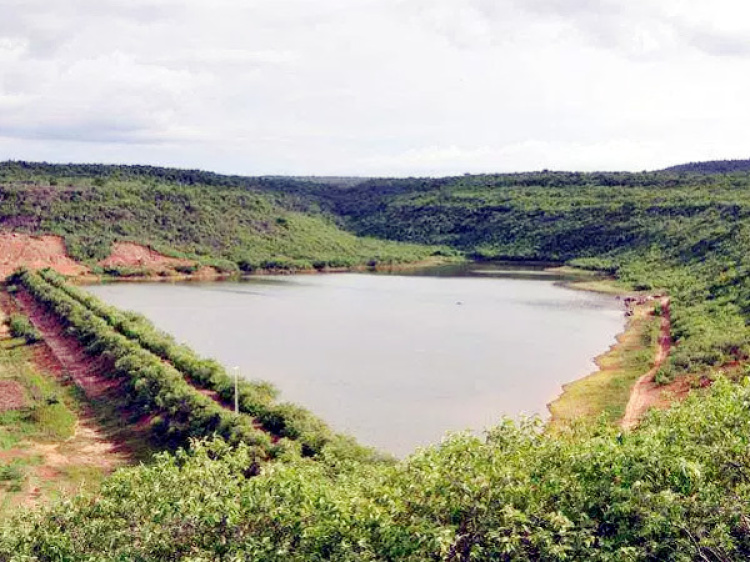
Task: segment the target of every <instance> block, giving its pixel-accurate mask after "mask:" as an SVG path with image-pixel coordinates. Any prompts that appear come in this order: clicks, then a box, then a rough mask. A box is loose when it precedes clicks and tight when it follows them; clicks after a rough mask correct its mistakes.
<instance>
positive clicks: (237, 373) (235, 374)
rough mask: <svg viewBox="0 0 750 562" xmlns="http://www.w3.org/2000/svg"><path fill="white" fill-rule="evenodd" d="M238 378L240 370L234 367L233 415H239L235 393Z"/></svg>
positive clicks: (238, 399) (237, 397)
mask: <svg viewBox="0 0 750 562" xmlns="http://www.w3.org/2000/svg"><path fill="white" fill-rule="evenodd" d="M239 377H240V368H239V367H235V368H234V413H235V414H239V413H240V397H239V393H238V392H237V380H238V379H239Z"/></svg>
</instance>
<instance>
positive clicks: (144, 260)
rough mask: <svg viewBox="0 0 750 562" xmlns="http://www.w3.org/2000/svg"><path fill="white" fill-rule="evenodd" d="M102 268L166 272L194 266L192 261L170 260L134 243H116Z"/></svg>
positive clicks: (101, 263)
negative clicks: (176, 268) (179, 267)
mask: <svg viewBox="0 0 750 562" xmlns="http://www.w3.org/2000/svg"><path fill="white" fill-rule="evenodd" d="M99 265H101V266H102V267H145V268H148V269H151V270H157V271H158V270H164V269H169V268H173V267H177V266H180V265H193V262H192V261H190V260H182V259H177V258H170V257H167V256H165V255H162V254H160V253H159V252H157V251H155V250H152V249H151V248H147V247H146V246H141V245H140V244H135V243H133V242H115V243H114V244H113V245H112V253H111V254H110V255H109V257H108V258H107V259H104V260H102V261H100V262H99Z"/></svg>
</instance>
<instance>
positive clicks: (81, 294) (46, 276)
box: [39, 270, 334, 455]
mask: <svg viewBox="0 0 750 562" xmlns="http://www.w3.org/2000/svg"><path fill="white" fill-rule="evenodd" d="M39 275H40V276H41V277H42V278H43V280H44V281H46V282H47V283H49V284H50V285H52V286H54V287H55V288H57V289H58V290H60V291H62V292H64V293H65V294H66V295H67V296H68V297H69V298H72V299H74V300H75V301H76V302H78V303H79V304H81V305H83V306H85V307H86V309H88V311H89V312H90V313H92V314H94V315H96V316H97V317H99V318H100V319H102V320H104V321H105V322H106V323H107V324H108V325H109V326H110V327H112V328H114V329H115V330H116V331H117V332H118V333H120V334H121V335H123V336H125V337H126V338H128V339H129V340H131V341H133V342H137V343H138V344H139V345H140V346H142V347H143V348H145V349H146V350H148V351H150V352H151V353H153V354H155V355H157V356H158V357H159V358H161V359H163V360H164V361H167V362H169V363H170V364H171V365H172V366H173V367H174V368H175V369H176V370H177V371H179V372H180V373H181V374H182V375H183V376H185V377H187V378H188V379H189V380H190V382H192V383H193V384H195V385H196V386H199V387H201V388H205V389H208V390H213V391H215V392H217V393H218V395H219V396H220V397H221V399H222V400H224V401H225V402H227V403H231V402H233V401H234V391H235V390H234V379H233V377H232V376H230V375H229V374H228V373H227V371H226V369H225V368H224V367H223V366H222V365H220V364H219V363H218V362H216V361H213V360H210V359H203V358H201V357H199V356H198V355H197V354H196V353H195V352H194V351H193V350H192V349H190V348H189V347H187V346H185V345H180V344H178V343H177V342H175V341H174V339H173V338H172V337H171V336H169V335H168V334H165V333H164V332H162V331H160V330H158V329H156V328H155V327H154V325H153V324H152V323H151V322H150V321H149V320H148V319H147V318H145V317H144V316H142V315H140V314H136V313H133V312H123V311H120V310H119V309H117V308H115V307H113V306H109V305H107V304H105V303H103V302H102V301H100V300H99V299H98V298H96V297H95V296H93V295H91V294H89V293H86V292H85V291H82V290H81V289H79V288H77V287H73V286H71V285H69V284H68V283H66V280H65V278H64V277H63V276H61V275H59V274H58V273H56V272H54V271H52V270H43V271H41V272H40V273H39ZM277 394H278V392H277V390H276V389H275V388H274V387H273V386H272V385H271V384H270V383H267V382H250V381H244V380H243V381H240V382H239V384H238V395H239V399H238V403H239V409H240V412H242V413H244V414H249V415H251V416H253V417H254V418H255V419H256V421H257V422H258V423H259V424H260V425H261V427H262V428H263V429H264V430H266V431H268V432H269V433H271V434H273V435H274V436H276V437H286V438H289V439H293V440H298V441H299V442H300V443H301V445H302V452H303V454H305V455H315V454H317V453H319V452H320V451H321V449H322V448H323V447H324V446H325V445H326V444H327V443H328V442H330V440H331V439H332V438H333V437H334V435H333V432H332V431H331V430H330V428H328V427H327V425H326V424H325V423H324V422H323V421H322V420H320V419H319V418H318V417H316V416H314V415H313V414H312V413H310V412H309V411H307V410H305V409H304V408H301V407H299V406H297V405H295V404H290V403H277V402H275V400H274V399H275V398H276V397H277Z"/></svg>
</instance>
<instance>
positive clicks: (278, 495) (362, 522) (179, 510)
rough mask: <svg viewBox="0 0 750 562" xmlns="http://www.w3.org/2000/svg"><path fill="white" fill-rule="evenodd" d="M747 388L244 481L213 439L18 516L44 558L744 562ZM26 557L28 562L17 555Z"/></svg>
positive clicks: (12, 544)
mask: <svg viewBox="0 0 750 562" xmlns="http://www.w3.org/2000/svg"><path fill="white" fill-rule="evenodd" d="M748 401H750V389H748V387H746V386H734V385H730V384H729V383H725V382H724V381H719V382H717V384H716V385H715V387H714V389H713V390H712V392H711V394H710V395H708V396H705V397H703V396H700V397H699V396H697V395H696V396H694V397H693V399H691V400H690V401H689V402H688V403H687V404H685V405H684V406H682V407H680V408H678V409H675V410H673V411H670V412H668V413H660V414H655V415H653V416H651V418H650V419H649V420H648V422H647V424H646V425H645V426H644V427H642V428H641V429H640V430H639V431H636V432H634V433H631V434H627V435H620V434H618V432H617V431H616V430H614V429H612V428H608V427H599V428H595V429H580V430H579V431H578V432H576V433H571V434H567V435H558V436H556V437H554V438H552V437H550V436H547V435H545V434H541V433H539V432H538V430H537V429H536V428H535V427H533V426H528V427H520V428H519V427H516V426H515V425H514V424H511V423H506V424H504V425H501V426H499V427H497V428H496V429H494V430H493V431H492V432H491V433H490V434H489V435H488V437H487V440H486V441H482V440H480V439H478V438H475V437H471V436H462V437H455V438H453V439H451V440H448V441H446V442H444V443H443V444H442V445H441V446H439V447H434V448H431V449H427V450H424V451H421V452H418V453H416V454H415V455H413V456H412V457H410V458H408V459H407V460H405V461H403V462H401V463H399V464H397V465H395V466H382V465H381V466H373V465H366V464H360V463H356V462H347V463H339V464H336V465H334V466H330V465H329V466H323V465H322V464H320V463H317V462H312V461H305V460H296V461H290V462H286V463H276V464H273V465H265V466H264V467H263V468H262V473H261V474H260V475H258V476H254V477H251V478H247V477H246V476H243V474H245V469H246V467H247V466H248V465H249V464H250V463H252V461H253V457H252V453H251V452H248V451H247V450H246V449H245V448H242V447H240V448H239V449H236V450H233V451H232V450H230V449H228V448H227V447H226V446H224V445H222V444H221V443H215V444H212V445H205V446H198V447H195V448H194V449H193V450H192V452H191V453H188V454H179V455H178V456H176V457H172V456H164V457H162V458H161V459H160V460H159V462H157V463H156V464H155V465H154V466H150V467H143V468H138V469H131V470H127V471H122V472H120V473H118V474H116V475H115V476H114V477H113V478H111V479H110V480H109V481H108V482H107V483H105V485H104V487H103V489H102V491H101V496H100V497H99V498H94V497H91V496H83V497H78V498H76V499H74V500H72V501H71V502H68V503H65V504H62V505H60V506H58V507H56V508H54V509H53V510H52V511H51V512H50V513H49V514H48V515H46V516H45V517H40V516H38V515H30V516H28V517H26V518H25V519H23V520H21V521H17V522H16V525H15V528H14V529H13V530H9V531H5V532H4V533H3V535H2V538H0V552H5V553H6V555H8V556H9V555H10V554H11V553H15V554H17V555H18V559H29V558H31V557H34V559H40V560H83V559H85V560H144V561H145V560H177V559H189V560H254V561H275V560H277V561H291V560H299V561H314V560H329V559H331V560H351V561H360V560H394V561H395V560H407V561H408V560H412V561H415V562H416V561H419V562H421V561H424V560H530V561H531V560H602V561H604V560H606V561H621V560H684V561H689V560H741V559H746V558H747V557H748V556H750V525H749V522H750V519H749V518H748V511H747V504H748V503H747V502H748V501H750V485H749V483H748V472H747V467H748V459H747V451H748V445H750V437H749V436H750V432H748V428H749V427H750V411H748V408H747V406H746V404H747V403H748ZM23 556H27V557H29V558H23Z"/></svg>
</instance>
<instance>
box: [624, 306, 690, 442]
mask: <svg viewBox="0 0 750 562" xmlns="http://www.w3.org/2000/svg"><path fill="white" fill-rule="evenodd" d="M659 304H660V305H661V324H660V327H659V339H658V346H657V348H656V354H655V356H654V363H653V366H652V367H651V369H650V370H649V371H648V372H647V373H646V374H644V375H642V376H641V377H640V378H639V379H638V380H637V381H636V383H635V384H634V385H633V388H632V390H631V392H630V399H629V400H628V405H627V406H626V407H625V415H624V416H623V418H622V420H620V426H621V427H622V428H623V429H632V428H634V427H636V426H637V425H638V422H639V421H640V420H641V418H642V417H643V415H644V414H645V413H646V412H647V411H648V410H649V409H650V408H652V407H657V406H664V405H665V402H666V401H665V398H664V395H665V393H670V392H671V393H673V394H683V393H684V392H682V391H684V390H685V389H682V388H681V387H679V388H678V386H679V385H681V384H682V382H684V381H676V383H673V384H672V385H669V386H661V385H658V384H657V383H656V381H655V380H654V378H655V376H656V373H657V372H658V371H659V368H660V367H661V366H662V364H663V363H664V362H665V361H666V360H667V357H669V352H670V350H671V347H672V336H671V326H672V324H671V320H670V314H669V297H663V298H662V299H661V300H660V301H659Z"/></svg>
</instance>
